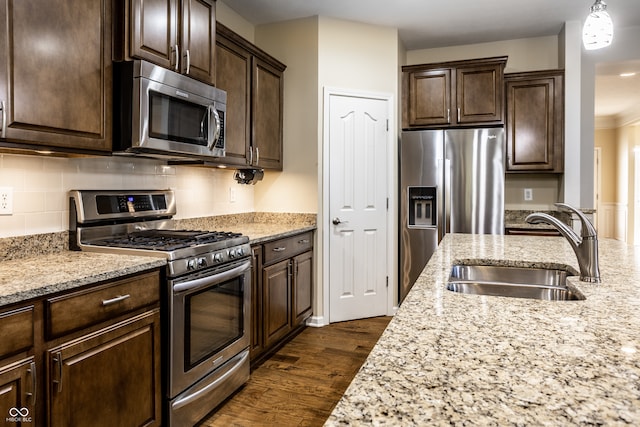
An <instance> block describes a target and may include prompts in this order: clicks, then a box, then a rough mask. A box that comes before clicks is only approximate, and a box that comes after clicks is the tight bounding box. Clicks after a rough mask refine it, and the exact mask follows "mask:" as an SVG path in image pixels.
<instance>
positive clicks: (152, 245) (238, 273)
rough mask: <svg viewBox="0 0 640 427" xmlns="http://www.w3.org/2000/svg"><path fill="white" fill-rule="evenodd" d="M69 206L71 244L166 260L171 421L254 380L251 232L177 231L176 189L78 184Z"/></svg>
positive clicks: (184, 420)
mask: <svg viewBox="0 0 640 427" xmlns="http://www.w3.org/2000/svg"><path fill="white" fill-rule="evenodd" d="M69 211H70V212H69V216H70V227H69V236H70V242H69V247H70V249H74V250H83V251H94V252H109V253H120V254H125V255H126V254H132V255H148V256H154V257H162V258H166V259H167V269H166V277H167V280H166V286H165V289H164V291H163V294H164V297H163V298H164V300H163V304H162V307H163V309H162V318H163V328H164V331H163V334H162V335H163V337H164V338H165V339H166V342H164V343H163V346H162V347H163V349H165V350H164V354H163V360H164V363H163V365H164V367H165V369H164V370H165V371H166V386H165V387H164V388H165V421H168V424H169V425H171V426H192V425H193V424H195V423H196V422H197V421H199V420H201V419H202V418H203V417H204V416H205V415H206V414H207V413H209V412H210V411H211V410H212V409H214V408H215V407H216V406H217V405H218V404H220V403H221V402H222V401H223V400H224V399H226V398H227V397H228V396H229V395H230V394H232V393H233V392H234V391H235V390H236V389H237V388H239V387H240V386H241V385H242V384H244V383H245V382H246V381H247V380H248V379H249V349H248V348H249V313H250V301H251V300H250V297H251V295H250V290H251V258H250V254H251V247H250V245H249V238H248V237H246V236H243V235H241V234H238V233H228V232H218V231H213V232H212V231H194V230H179V229H176V222H175V221H174V220H173V219H172V217H173V215H175V213H176V203H175V196H174V193H173V192H172V191H171V190H153V191H105V190H100V191H96V190H90V191H89V190H87V191H85V190H74V191H71V192H70V206H69Z"/></svg>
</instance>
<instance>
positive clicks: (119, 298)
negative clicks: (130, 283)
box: [102, 294, 131, 307]
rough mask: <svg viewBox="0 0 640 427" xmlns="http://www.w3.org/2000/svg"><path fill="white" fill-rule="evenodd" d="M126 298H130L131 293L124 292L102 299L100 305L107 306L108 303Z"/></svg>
mask: <svg viewBox="0 0 640 427" xmlns="http://www.w3.org/2000/svg"><path fill="white" fill-rule="evenodd" d="M127 298H131V295H129V294H126V295H118V296H117V297H115V298H111V299H103V300H102V306H103V307H106V306H108V305H111V304H115V303H117V302H120V301H124V300H126V299H127Z"/></svg>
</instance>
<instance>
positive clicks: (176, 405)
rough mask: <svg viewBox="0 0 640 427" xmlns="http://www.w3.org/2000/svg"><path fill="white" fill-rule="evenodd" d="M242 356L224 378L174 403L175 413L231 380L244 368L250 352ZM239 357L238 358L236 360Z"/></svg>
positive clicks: (172, 406) (223, 375)
mask: <svg viewBox="0 0 640 427" xmlns="http://www.w3.org/2000/svg"><path fill="white" fill-rule="evenodd" d="M240 355H241V357H240V358H239V359H238V360H237V362H235V364H234V366H233V367H232V368H231V369H229V370H228V371H227V372H225V373H224V374H222V376H221V377H220V378H218V379H216V380H215V381H213V382H212V383H211V384H207V386H206V387H204V388H202V389H201V390H198V391H196V392H195V393H193V394H190V395H188V396H185V397H183V398H182V399H177V400H176V401H175V402H173V403H172V404H171V408H172V409H173V410H174V411H175V410H176V409H179V408H182V407H183V406H185V405H188V404H189V403H191V402H193V401H195V400H198V398H199V397H200V396H202V395H206V394H207V393H209V392H210V391H211V390H213V389H215V388H216V387H218V386H219V385H220V384H222V383H223V382H224V381H225V380H226V379H227V378H229V377H230V376H231V375H233V374H235V373H236V371H237V370H238V369H240V368H241V367H242V365H243V364H244V362H245V361H246V359H247V358H248V357H249V352H248V351H244V352H243V353H240ZM237 357H238V356H236V358H237ZM231 360H233V359H231Z"/></svg>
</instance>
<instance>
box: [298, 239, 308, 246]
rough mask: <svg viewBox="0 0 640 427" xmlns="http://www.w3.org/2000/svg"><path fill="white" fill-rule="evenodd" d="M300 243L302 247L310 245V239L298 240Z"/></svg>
mask: <svg viewBox="0 0 640 427" xmlns="http://www.w3.org/2000/svg"><path fill="white" fill-rule="evenodd" d="M298 243H300V244H301V245H306V244H307V243H309V239H302V240H298Z"/></svg>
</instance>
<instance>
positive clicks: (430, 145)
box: [399, 128, 505, 301]
mask: <svg viewBox="0 0 640 427" xmlns="http://www.w3.org/2000/svg"><path fill="white" fill-rule="evenodd" d="M504 153H505V139H504V129H502V128H481V129H451V130H424V131H405V132H403V133H402V138H401V141H400V153H399V158H400V165H399V169H400V230H399V233H400V265H399V271H400V285H399V286H400V289H399V299H400V301H402V300H403V299H404V297H405V296H406V295H407V293H408V292H409V290H410V289H411V287H412V286H413V284H414V282H415V281H416V279H417V278H418V276H419V275H420V273H421V272H422V270H423V269H424V266H425V265H426V264H427V261H429V258H431V255H432V254H433V252H434V251H435V249H436V247H437V246H438V243H439V242H440V240H441V239H442V237H443V236H444V234H445V233H474V234H503V233H504V160H505V159H504V156H505V154H504Z"/></svg>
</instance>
